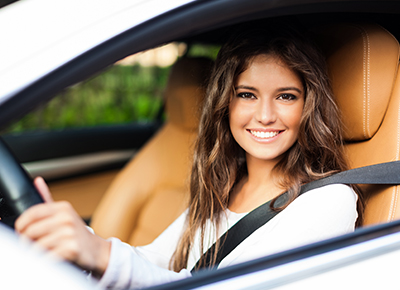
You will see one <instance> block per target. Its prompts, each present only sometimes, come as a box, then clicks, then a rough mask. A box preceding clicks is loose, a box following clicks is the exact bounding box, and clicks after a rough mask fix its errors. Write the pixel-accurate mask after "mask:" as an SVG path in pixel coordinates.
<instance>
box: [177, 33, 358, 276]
mask: <svg viewBox="0 0 400 290" xmlns="http://www.w3.org/2000/svg"><path fill="white" fill-rule="evenodd" d="M258 55H273V56H275V57H278V58H279V59H280V60H281V61H283V62H284V63H285V64H286V65H287V66H288V67H289V68H291V69H292V70H293V71H294V72H296V73H297V74H298V75H299V76H300V78H301V80H302V82H303V86H304V88H305V103H304V108H303V115H302V118H301V124H300V130H299V135H298V140H297V141H296V142H295V144H294V145H293V146H292V147H291V148H290V149H289V150H288V151H287V152H286V153H285V156H284V158H282V159H281V161H280V162H279V163H278V164H277V165H276V166H275V168H274V174H276V175H277V176H278V177H279V180H280V184H281V186H283V187H284V188H285V189H286V190H287V191H288V194H289V201H288V202H287V204H285V205H284V206H283V207H281V208H274V210H282V209H284V208H285V207H286V206H287V205H288V204H289V203H290V202H292V201H293V200H294V199H295V198H296V197H297V196H298V194H299V190H300V187H301V185H302V184H305V183H308V182H311V181H313V180H317V179H320V178H322V177H326V176H329V175H331V174H333V173H336V172H339V171H343V170H347V169H348V165H347V161H346V158H345V154H344V149H343V140H342V124H341V121H340V117H339V111H338V108H337V106H336V103H335V101H334V96H333V93H332V89H331V86H330V80H329V78H328V74H327V69H326V63H325V59H324V57H323V55H322V54H321V53H320V51H319V50H318V49H317V48H316V46H314V45H313V44H312V43H311V41H310V40H309V39H307V38H305V37H304V36H303V35H302V34H300V33H297V32H295V31H292V30H291V29H290V30H288V29H285V30H283V31H282V30H280V29H277V28H276V27H275V28H274V29H272V30H265V29H262V28H258V29H252V30H248V29H242V30H241V31H239V32H237V31H236V32H235V33H234V36H233V37H232V38H231V39H230V40H229V41H227V42H226V44H224V45H223V46H222V48H221V50H220V52H219V54H218V56H217V59H216V62H215V66H214V70H213V73H212V75H211V78H210V82H209V85H208V89H207V97H206V100H205V103H204V107H203V112H202V117H201V121H200V127H199V135H198V139H197V143H196V147H195V152H194V163H193V167H192V175H191V180H190V182H191V183H190V204H189V211H188V216H187V221H186V226H187V227H186V229H185V230H184V232H183V235H182V237H181V240H180V242H179V243H178V246H177V249H176V251H175V253H174V255H173V257H172V259H171V266H172V269H173V270H175V271H180V270H181V269H183V268H186V267H187V262H188V257H189V253H190V251H191V250H192V245H193V244H194V239H195V235H196V233H197V232H198V230H200V239H201V240H200V253H203V251H204V250H205V248H204V246H206V247H208V246H209V245H205V242H204V236H205V231H206V226H205V225H206V221H207V220H210V222H212V223H213V224H214V225H215V227H216V229H217V231H216V232H218V224H219V222H220V219H221V216H222V214H223V213H224V212H225V210H226V209H227V208H228V204H229V197H230V194H231V192H232V190H233V188H234V186H235V185H236V184H237V183H238V182H239V181H240V180H241V179H242V178H243V177H244V176H246V174H247V168H246V159H245V152H244V150H243V149H242V148H241V147H240V146H239V145H238V144H237V143H236V141H235V139H234V138H233V136H232V134H231V132H230V127H229V119H228V115H229V103H230V100H231V99H232V97H233V96H234V95H235V90H234V83H235V80H236V79H237V77H238V76H239V75H240V74H241V73H242V72H243V71H245V70H246V69H247V68H248V67H249V66H250V65H251V62H252V60H253V59H254V58H255V57H256V56H258ZM355 189H356V191H357V192H359V191H358V189H357V188H355ZM358 210H359V219H358V222H360V221H361V219H362V200H361V196H359V206H358ZM217 243H219V241H217ZM215 258H216V253H215V255H214V261H215ZM201 263H204V261H203V260H202V259H200V264H201Z"/></svg>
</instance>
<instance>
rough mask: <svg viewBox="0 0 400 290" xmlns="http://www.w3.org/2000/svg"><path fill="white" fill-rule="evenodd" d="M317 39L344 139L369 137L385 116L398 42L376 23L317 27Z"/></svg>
mask: <svg viewBox="0 0 400 290" xmlns="http://www.w3.org/2000/svg"><path fill="white" fill-rule="evenodd" d="M316 33H317V42H318V43H320V45H321V47H322V49H323V51H324V52H325V53H326V56H327V63H328V71H329V75H330V77H331V80H332V87H333V92H334V94H335V97H336V100H337V103H338V106H339V109H340V111H341V114H342V119H343V123H344V129H345V132H344V138H345V140H346V141H361V140H367V139H370V138H371V137H372V136H374V134H375V133H376V132H377V130H378V128H379V126H380V124H381V123H382V120H383V117H384V115H385V112H386V109H387V106H388V103H389V99H390V95H391V92H392V88H393V85H394V80H395V76H396V73H397V67H398V60H399V43H398V42H397V40H396V39H395V38H394V37H393V36H392V35H391V34H390V33H389V32H388V31H387V30H385V29H384V28H382V27H381V26H379V25H375V24H335V25H330V26H328V27H324V28H319V29H318V31H316Z"/></svg>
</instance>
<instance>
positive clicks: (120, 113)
mask: <svg viewBox="0 0 400 290" xmlns="http://www.w3.org/2000/svg"><path fill="white" fill-rule="evenodd" d="M186 51H187V45H186V44H183V43H172V44H168V45H165V46H162V47H159V48H155V49H151V50H148V51H145V52H141V53H138V54H134V55H131V56H129V57H126V58H124V59H122V60H121V61H119V62H117V63H116V64H114V65H113V66H111V67H110V68H108V69H107V70H105V71H104V72H101V73H100V74H98V75H96V76H94V77H92V78H90V79H88V80H86V81H83V82H81V83H78V84H76V85H74V86H71V87H69V88H66V89H65V90H63V91H62V92H60V93H59V94H58V95H57V96H56V97H54V98H53V99H52V100H51V101H50V102H48V103H47V104H44V105H42V106H40V107H38V108H37V109H36V110H35V111H33V112H31V113H29V114H27V115H26V116H25V117H23V118H22V119H21V120H19V121H17V122H15V123H13V124H12V125H11V126H9V127H8V128H7V129H6V130H5V131H3V133H14V132H24V131H31V130H57V129H64V128H76V127H92V126H99V125H115V124H126V123H134V122H152V121H155V120H156V119H157V118H158V117H159V114H160V110H162V104H163V100H162V95H163V90H164V87H165V85H166V82H167V78H168V73H169V69H170V67H171V65H172V64H173V63H174V62H175V61H176V59H177V58H178V57H179V56H182V55H183V54H184V53H186ZM217 52H218V47H215V46H206V45H191V46H190V53H189V55H191V56H200V55H201V56H208V57H210V58H215V57H216V54H217Z"/></svg>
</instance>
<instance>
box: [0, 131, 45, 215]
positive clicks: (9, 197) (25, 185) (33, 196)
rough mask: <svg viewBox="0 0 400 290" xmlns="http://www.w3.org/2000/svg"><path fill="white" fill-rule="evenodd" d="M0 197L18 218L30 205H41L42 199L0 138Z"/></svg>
mask: <svg viewBox="0 0 400 290" xmlns="http://www.w3.org/2000/svg"><path fill="white" fill-rule="evenodd" d="M0 195H1V196H3V198H4V201H5V203H6V204H7V205H8V206H9V207H10V208H11V210H12V211H13V214H14V217H15V218H17V217H19V216H20V215H21V214H22V213H23V212H24V211H25V210H26V209H28V208H29V207H31V206H32V205H35V204H38V203H42V202H43V199H42V197H41V196H40V194H39V193H38V191H37V190H36V188H35V186H34V185H33V182H32V179H31V178H30V177H29V175H28V173H27V172H26V171H25V169H24V168H22V166H21V165H20V163H19V162H18V161H17V159H16V157H15V156H14V154H13V153H12V151H11V150H10V149H9V148H8V146H7V145H6V143H5V142H4V141H3V140H2V139H1V138H0Z"/></svg>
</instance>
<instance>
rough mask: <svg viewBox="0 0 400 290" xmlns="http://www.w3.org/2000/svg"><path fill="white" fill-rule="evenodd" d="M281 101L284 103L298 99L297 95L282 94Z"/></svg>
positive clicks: (279, 97)
mask: <svg viewBox="0 0 400 290" xmlns="http://www.w3.org/2000/svg"><path fill="white" fill-rule="evenodd" d="M278 99H279V100H284V101H292V100H295V99H297V97H296V96H295V95H292V94H282V95H279V96H278Z"/></svg>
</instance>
